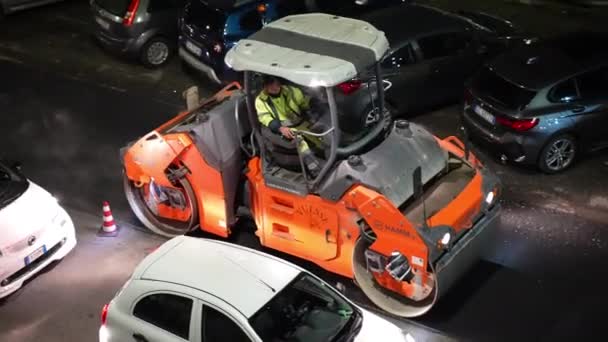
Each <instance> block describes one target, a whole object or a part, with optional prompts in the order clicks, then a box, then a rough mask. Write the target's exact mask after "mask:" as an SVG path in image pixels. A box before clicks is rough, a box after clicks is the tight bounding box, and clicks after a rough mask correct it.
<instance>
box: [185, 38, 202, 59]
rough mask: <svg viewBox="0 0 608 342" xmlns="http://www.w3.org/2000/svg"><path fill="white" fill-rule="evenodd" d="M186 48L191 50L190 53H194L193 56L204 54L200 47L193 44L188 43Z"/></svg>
mask: <svg viewBox="0 0 608 342" xmlns="http://www.w3.org/2000/svg"><path fill="white" fill-rule="evenodd" d="M186 48H187V49H188V50H190V52H192V53H193V54H195V55H197V56H200V55H201V53H202V50H201V48H199V47H198V46H196V45H194V44H192V42H189V41H186Z"/></svg>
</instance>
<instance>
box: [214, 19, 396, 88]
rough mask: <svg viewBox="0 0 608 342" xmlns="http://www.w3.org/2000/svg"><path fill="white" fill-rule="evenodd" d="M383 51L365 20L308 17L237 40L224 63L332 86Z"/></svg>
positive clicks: (380, 36)
mask: <svg viewBox="0 0 608 342" xmlns="http://www.w3.org/2000/svg"><path fill="white" fill-rule="evenodd" d="M388 49H389V44H388V41H387V39H386V37H385V35H384V33H383V32H382V31H379V30H377V29H376V28H375V27H374V26H372V25H371V24H369V23H367V22H365V21H361V20H357V19H352V18H345V17H340V16H333V15H329V14H324V13H310V14H299V15H291V16H287V17H284V18H282V19H279V20H276V21H274V22H272V23H270V24H268V25H266V26H265V27H264V28H262V29H261V30H260V31H258V32H256V33H254V34H253V35H251V36H250V37H249V38H247V39H243V40H241V41H239V43H238V44H237V45H235V46H234V47H233V48H232V49H230V50H229V51H228V53H227V55H226V63H227V64H228V65H229V66H230V67H232V68H233V69H234V70H236V71H246V70H249V71H254V72H259V73H264V74H269V75H274V76H278V77H282V78H285V79H287V80H289V81H292V82H294V83H296V84H299V85H303V86H326V87H331V86H335V85H337V84H339V83H342V82H345V81H348V80H350V79H352V78H353V77H355V76H357V74H359V72H362V71H366V70H368V68H369V67H370V66H372V65H374V64H375V63H376V62H377V61H379V60H380V59H382V57H383V56H384V54H385V53H386V51H387V50H388Z"/></svg>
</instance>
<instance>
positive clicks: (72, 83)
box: [0, 2, 608, 341]
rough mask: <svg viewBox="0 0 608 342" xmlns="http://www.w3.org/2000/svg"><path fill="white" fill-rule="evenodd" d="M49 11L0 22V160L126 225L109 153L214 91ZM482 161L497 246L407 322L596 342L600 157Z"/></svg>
mask: <svg viewBox="0 0 608 342" xmlns="http://www.w3.org/2000/svg"><path fill="white" fill-rule="evenodd" d="M58 8H59V9H61V12H60V13H54V15H49V16H47V15H46V14H47V13H48V12H46V11H41V10H36V11H33V12H31V13H23V14H19V15H18V16H15V17H9V18H8V20H7V21H6V22H4V23H2V24H0V110H1V114H0V144H1V146H2V154H3V156H5V157H8V158H14V159H18V160H21V161H22V162H23V164H24V171H25V172H26V173H27V175H28V176H29V177H30V178H32V179H33V180H34V181H36V182H37V183H39V184H40V185H42V186H44V187H45V188H47V189H48V190H50V191H51V192H52V193H53V194H55V195H56V196H57V197H59V198H60V199H61V201H62V203H64V205H66V206H68V207H70V208H75V209H78V210H81V211H84V212H88V213H91V214H94V215H97V214H99V210H100V204H101V201H102V200H109V201H110V202H111V203H112V208H113V212H114V215H115V217H117V218H118V219H119V220H123V221H128V222H131V223H134V224H137V221H136V220H135V218H134V217H133V215H132V214H131V213H130V210H129V208H128V205H127V203H126V200H125V199H124V196H123V193H122V187H121V171H120V162H119V159H118V149H119V148H120V147H122V146H123V145H124V144H125V143H126V142H128V141H130V140H133V139H135V138H137V137H138V136H139V135H141V134H144V133H146V132H147V131H149V130H150V129H152V128H154V127H156V126H157V125H159V124H160V123H162V122H164V121H165V120H167V119H168V118H170V117H171V116H172V115H173V114H174V113H175V112H176V111H177V110H178V109H180V107H181V105H182V104H181V101H180V99H179V96H178V93H179V92H181V90H183V88H185V87H186V86H187V85H189V84H192V83H198V84H200V85H203V86H204V89H205V91H208V90H210V89H212V88H213V87H212V86H210V85H207V84H203V83H201V81H200V80H199V79H197V78H192V77H185V76H183V74H181V69H180V68H179V66H178V63H176V62H174V63H172V64H171V65H169V66H168V68H166V69H163V70H159V71H148V70H145V69H143V68H141V67H139V66H136V65H133V64H130V63H127V62H124V61H121V60H120V59H118V60H117V59H115V58H114V57H113V56H110V55H107V54H104V53H102V52H100V51H99V50H97V49H96V47H95V45H94V44H93V43H92V42H91V41H90V40H87V39H88V38H87V37H88V33H87V32H86V27H88V26H87V22H86V20H87V18H84V17H82V16H79V14H82V13H83V12H82V9H83V8H84V5H83V4H82V2H73V3H67V4H62V5H60V6H59V7H58ZM49 11H50V10H49ZM66 18H67V19H66ZM34 19H35V20H36V21H38V22H44V23H47V24H49V25H50V24H52V23H62V24H56V26H52V27H47V28H44V26H43V28H38V29H36V28H30V27H29V25H27V23H28V21H27V20H34ZM7 24H11V26H10V28H8V27H7V28H6V29H5V27H6V26H2V25H7ZM19 25H21V26H19ZM24 26H28V28H25V27H24ZM28 30H29V31H28ZM36 30H40V32H36ZM66 32H68V33H69V35H68V37H72V38H66V34H67V33H66ZM70 39H71V40H70ZM45 50H47V52H46V53H45V52H44V51H45ZM48 51H51V52H48ZM76 52H77V53H76ZM44 57H49V58H50V59H48V58H47V59H48V60H42V59H43V58H44ZM56 60H57V61H56ZM457 111H458V108H457V107H447V108H443V109H439V110H437V111H433V112H432V113H429V114H427V115H424V116H421V117H418V118H415V120H416V121H418V122H421V123H423V124H425V125H426V126H427V127H428V128H429V129H430V130H431V131H433V132H434V133H435V134H437V135H439V136H446V135H449V134H454V133H456V132H457V129H456V128H457V126H458V122H457V120H456V117H457V116H456V113H457ZM481 157H482V158H483V160H485V161H487V163H488V164H489V165H490V167H491V168H492V169H493V170H494V171H495V172H497V173H498V174H499V175H500V176H501V179H502V180H503V182H504V186H505V188H504V196H503V198H502V202H503V208H504V209H503V213H502V215H501V219H500V222H498V224H497V227H496V229H497V231H498V238H497V240H496V242H495V246H493V247H494V248H493V249H492V252H491V253H489V254H488V255H486V256H485V258H484V261H483V262H482V263H480V264H479V265H478V266H477V267H475V268H474V269H473V270H472V271H471V272H470V274H468V275H467V276H466V277H465V278H464V280H463V281H461V282H460V283H459V284H458V286H456V287H455V288H454V289H453V290H452V291H451V292H450V293H449V294H448V295H447V296H446V297H445V298H443V300H442V301H441V302H440V304H439V305H438V306H437V307H435V308H434V310H433V311H432V312H431V313H430V314H428V315H427V316H425V317H423V318H419V319H416V322H418V323H420V324H423V325H426V326H430V327H432V328H435V329H438V330H440V331H443V332H446V333H447V334H449V335H452V336H455V337H459V338H463V339H473V340H481V341H488V340H526V341H527V340H546V341H553V340H566V339H576V340H583V339H585V338H589V339H590V340H601V338H600V337H601V336H602V335H603V334H602V332H603V331H602V330H603V329H602V328H603V324H604V323H603V318H602V317H603V316H604V311H605V310H604V308H605V307H606V306H607V305H608V297H607V296H606V295H604V293H603V291H604V288H605V287H606V275H605V273H606V272H605V266H606V262H605V260H606V256H608V255H607V254H608V253H607V244H608V218H607V215H606V213H607V212H608V168H607V167H604V166H602V161H604V160H607V159H608V154H607V153H606V152H601V153H596V154H594V155H591V156H587V157H586V158H585V159H584V160H582V161H581V162H580V163H579V164H577V165H576V166H575V167H574V168H573V169H572V170H570V171H568V172H566V173H564V174H561V175H556V176H546V175H540V174H538V173H536V172H535V171H534V170H527V169H520V168H516V167H512V166H503V165H500V164H498V163H495V162H494V159H493V158H492V157H491V156H487V155H484V154H482V155H481ZM323 275H324V276H325V277H326V278H328V279H332V280H336V281H344V280H343V279H337V278H335V277H332V276H331V275H327V274H323ZM347 288H348V291H349V295H351V296H353V297H355V298H358V297H360V293H358V292H357V291H356V289H354V288H353V287H352V286H350V284H347Z"/></svg>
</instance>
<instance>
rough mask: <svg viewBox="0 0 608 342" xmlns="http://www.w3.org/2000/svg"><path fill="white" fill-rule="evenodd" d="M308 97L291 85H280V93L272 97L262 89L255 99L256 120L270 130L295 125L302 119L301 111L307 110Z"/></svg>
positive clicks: (275, 130)
mask: <svg viewBox="0 0 608 342" xmlns="http://www.w3.org/2000/svg"><path fill="white" fill-rule="evenodd" d="M309 106H310V99H309V98H308V97H306V96H304V93H302V90H300V89H299V88H297V87H292V86H286V85H284V86H281V93H280V94H279V96H277V97H272V96H269V95H268V94H266V92H264V91H262V92H261V93H260V94H259V95H258V97H257V98H256V99H255V109H256V111H257V113H258V120H260V123H261V124H262V125H264V126H267V127H268V128H270V130H271V131H273V132H275V133H278V132H279V128H281V126H286V127H296V126H298V125H300V124H301V123H302V122H303V121H304V118H303V112H304V111H305V110H308V109H309Z"/></svg>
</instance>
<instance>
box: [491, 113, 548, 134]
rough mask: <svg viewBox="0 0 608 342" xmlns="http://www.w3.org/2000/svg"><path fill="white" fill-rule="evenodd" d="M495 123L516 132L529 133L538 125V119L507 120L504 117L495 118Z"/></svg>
mask: <svg viewBox="0 0 608 342" xmlns="http://www.w3.org/2000/svg"><path fill="white" fill-rule="evenodd" d="M496 122H498V123H499V124H501V125H503V126H506V127H509V128H511V129H513V130H515V131H518V132H525V131H529V130H531V129H532V128H534V127H535V126H536V125H538V119H537V118H533V119H509V118H506V117H504V116H497V117H496Z"/></svg>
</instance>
